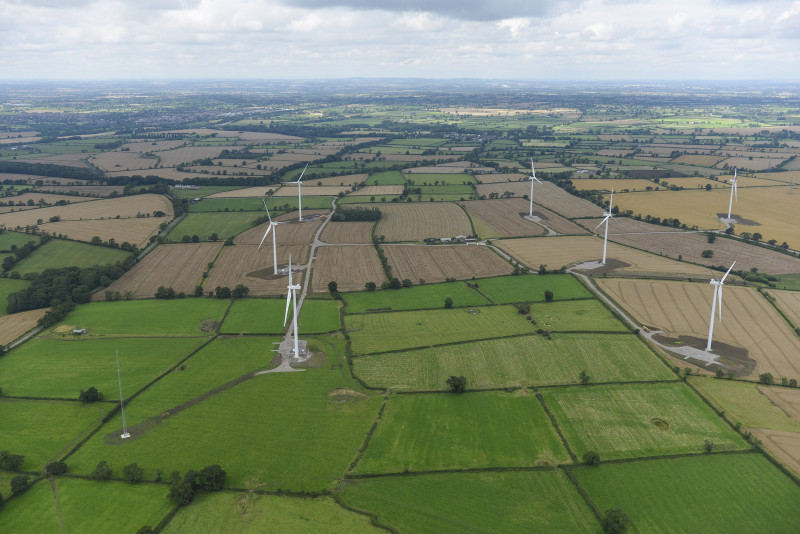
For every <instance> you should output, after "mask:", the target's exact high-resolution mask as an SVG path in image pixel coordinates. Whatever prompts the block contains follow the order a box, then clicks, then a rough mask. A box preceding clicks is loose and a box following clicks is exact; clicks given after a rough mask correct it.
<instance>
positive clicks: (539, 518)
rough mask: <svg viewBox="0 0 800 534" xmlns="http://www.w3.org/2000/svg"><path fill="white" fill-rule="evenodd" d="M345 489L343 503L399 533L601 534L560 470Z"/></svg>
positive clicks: (387, 481)
mask: <svg viewBox="0 0 800 534" xmlns="http://www.w3.org/2000/svg"><path fill="white" fill-rule="evenodd" d="M343 488H344V489H343V491H342V494H341V496H342V499H343V500H344V502H345V503H347V504H348V505H350V506H355V507H357V508H359V509H362V510H369V511H371V512H374V513H376V514H377V515H378V518H379V519H380V521H381V523H384V524H388V525H391V526H393V527H395V528H397V529H399V530H400V531H402V532H420V533H431V534H434V533H438V532H447V531H451V530H453V529H456V530H462V531H465V530H467V529H469V530H471V531H476V532H592V531H595V530H598V529H599V527H598V525H597V519H595V518H594V517H593V515H592V513H591V511H590V509H589V507H588V506H587V505H586V502H585V501H584V500H583V499H582V498H581V496H580V494H579V493H578V491H577V490H576V489H575V486H573V485H572V484H571V483H570V482H569V479H568V478H567V477H566V475H565V474H564V473H563V472H562V471H560V470H548V471H533V472H531V471H508V472H501V473H447V474H435V475H425V476H409V477H381V478H371V479H363V480H350V481H348V482H347V483H346V484H345V485H344V486H343ZM520 510H526V511H527V512H520ZM530 510H536V513H529V512H530ZM454 525H458V526H457V527H454Z"/></svg>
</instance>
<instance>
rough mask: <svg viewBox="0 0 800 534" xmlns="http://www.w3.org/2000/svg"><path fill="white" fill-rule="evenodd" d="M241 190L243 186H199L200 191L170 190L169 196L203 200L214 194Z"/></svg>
mask: <svg viewBox="0 0 800 534" xmlns="http://www.w3.org/2000/svg"><path fill="white" fill-rule="evenodd" d="M242 188H243V186H234V185H201V186H200V189H170V194H171V195H172V196H174V197H178V198H203V197H207V196H208V195H213V194H214V193H222V192H223V191H233V190H235V189H242Z"/></svg>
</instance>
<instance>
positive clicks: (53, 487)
mask: <svg viewBox="0 0 800 534" xmlns="http://www.w3.org/2000/svg"><path fill="white" fill-rule="evenodd" d="M47 481H48V482H49V483H50V491H52V492H53V500H54V501H55V507H56V518H57V519H58V531H59V532H61V533H65V532H66V531H67V529H66V527H64V516H63V515H62V514H61V500H60V499H59V498H58V485H57V484H56V481H55V479H54V478H53V477H51V476H49V477H47Z"/></svg>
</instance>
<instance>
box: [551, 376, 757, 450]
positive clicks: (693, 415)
mask: <svg viewBox="0 0 800 534" xmlns="http://www.w3.org/2000/svg"><path fill="white" fill-rule="evenodd" d="M542 395H543V396H544V399H545V402H546V403H547V405H548V407H549V408H550V412H551V413H552V414H553V416H554V417H555V419H556V421H557V422H558V425H559V426H560V427H561V431H562V433H563V434H564V437H565V438H566V440H567V443H569V445H570V447H571V448H572V450H573V451H575V454H576V455H577V456H578V457H579V458H580V457H582V456H583V454H584V453H585V452H587V451H595V452H597V453H598V454H599V455H600V458H601V459H603V460H612V459H618V458H634V457H642V456H656V455H662V454H680V453H690V452H702V451H703V450H704V449H703V446H704V441H705V440H709V441H711V442H713V443H714V445H715V449H716V450H733V449H743V448H746V447H747V445H746V444H745V442H744V441H743V440H742V438H740V437H739V435H738V434H736V432H734V431H733V429H732V428H730V427H729V426H728V425H727V423H725V422H724V421H723V420H722V419H720V418H719V417H718V416H717V415H716V414H715V413H714V412H713V411H712V410H711V408H709V407H708V406H707V405H706V404H705V403H703V401H702V400H700V398H699V397H698V396H697V395H695V394H694V392H692V390H691V389H689V388H688V387H686V386H685V385H684V384H681V383H673V384H663V383H662V384H648V385H642V384H629V385H604V386H595V387H591V388H586V387H582V386H576V387H573V388H569V389H558V390H544V391H543V392H542Z"/></svg>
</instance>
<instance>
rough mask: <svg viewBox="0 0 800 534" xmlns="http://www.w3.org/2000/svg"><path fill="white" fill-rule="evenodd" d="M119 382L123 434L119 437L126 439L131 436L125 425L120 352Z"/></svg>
mask: <svg viewBox="0 0 800 534" xmlns="http://www.w3.org/2000/svg"><path fill="white" fill-rule="evenodd" d="M117 381H118V382H119V408H120V410H121V411H122V434H120V436H119V437H120V438H122V439H125V438H129V437H131V435H130V434H128V425H127V424H126V423H125V400H124V399H123V398H122V377H121V376H120V374H119V350H117Z"/></svg>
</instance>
